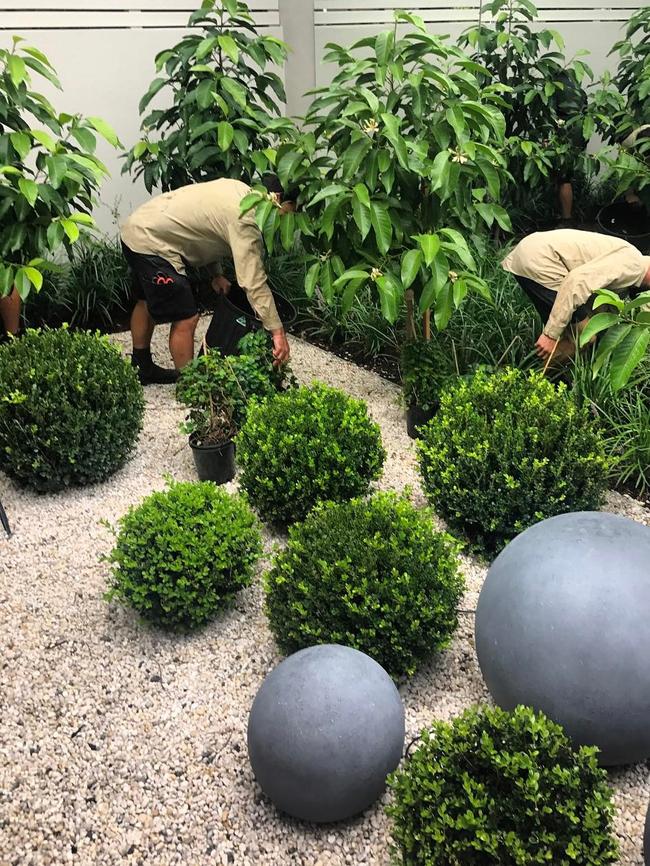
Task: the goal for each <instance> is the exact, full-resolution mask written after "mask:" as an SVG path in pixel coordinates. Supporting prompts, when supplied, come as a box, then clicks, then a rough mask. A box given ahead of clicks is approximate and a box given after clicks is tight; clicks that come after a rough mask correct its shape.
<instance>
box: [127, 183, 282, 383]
mask: <svg viewBox="0 0 650 866" xmlns="http://www.w3.org/2000/svg"><path fill="white" fill-rule="evenodd" d="M267 188H268V189H270V191H272V192H275V193H276V195H277V196H278V200H279V201H280V203H281V207H282V208H283V210H290V209H293V208H294V206H295V205H294V203H293V202H291V201H285V202H284V203H283V202H282V201H281V198H282V196H281V191H280V190H281V188H280V187H279V184H278V183H277V180H276V179H271V180H270V181H269V182H268V183H267ZM249 192H250V188H249V187H248V186H246V184H244V183H241V182H240V181H238V180H229V179H227V178H222V179H220V180H213V181H208V182H207V183H197V184H192V185H191V186H184V187H181V188H180V189H176V190H173V191H172V192H168V193H164V194H163V195H158V196H156V197H155V198H152V199H151V200H150V201H148V202H146V204H143V205H142V206H141V207H139V208H138V209H137V210H136V211H135V212H134V213H133V214H132V215H131V216H130V217H129V219H128V220H127V221H126V222H125V223H124V225H123V226H122V230H121V238H122V250H123V252H124V255H125V257H126V259H127V261H128V263H129V265H130V267H131V270H132V272H133V275H134V287H135V291H136V298H137V303H136V305H135V308H134V310H133V314H132V316H131V336H132V338H133V358H132V362H133V364H134V366H136V367H137V368H138V374H139V376H140V381H141V382H142V384H143V385H148V384H153V383H158V384H165V383H168V382H175V381H176V379H177V378H178V371H179V370H180V369H181V368H182V367H184V366H185V364H187V363H188V362H189V361H191V360H192V358H193V356H194V332H195V330H196V326H197V323H198V321H199V314H198V308H197V305H196V300H195V298H194V293H193V291H192V287H191V284H190V281H189V279H188V277H187V274H186V270H185V268H186V265H192V266H195V267H202V266H215V265H216V263H218V262H219V261H220V259H221V258H222V257H223V256H227V257H231V258H232V259H233V260H234V264H235V272H236V274H237V282H238V283H239V284H240V286H241V287H242V288H243V289H244V290H245V292H246V295H247V297H248V300H249V302H250V305H251V307H252V308H253V309H254V310H255V312H256V313H257V315H258V316H259V318H260V319H261V321H262V325H263V326H264V327H265V328H266V330H268V331H270V332H271V334H272V335H273V355H274V357H275V359H276V361H278V362H282V361H286V360H287V359H288V357H289V343H288V342H287V337H286V334H285V331H284V328H283V326H282V322H281V321H280V319H279V317H278V312H277V309H276V306H275V301H274V300H273V295H272V294H271V290H270V288H269V286H268V283H267V277H266V271H265V268H264V263H263V244H262V236H261V234H260V232H259V230H258V228H257V225H256V224H255V213H254V210H253V211H249V212H248V213H247V214H246V215H245V216H240V202H241V200H242V198H243V197H244V196H245V195H246V194H247V193H249ZM212 288H213V289H214V290H215V291H216V292H227V291H228V289H229V288H230V283H229V282H228V280H227V279H226V278H225V277H224V276H222V275H217V276H215V277H214V278H213V280H212ZM168 322H171V323H172V326H171V331H170V334H169V349H170V352H171V355H172V358H173V360H174V366H175V368H176V369H175V370H165V369H163V368H162V367H159V366H158V365H157V364H154V362H153V360H152V358H151V337H152V335H153V330H154V326H155V325H156V324H162V323H168Z"/></svg>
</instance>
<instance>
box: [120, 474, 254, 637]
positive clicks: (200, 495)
mask: <svg viewBox="0 0 650 866" xmlns="http://www.w3.org/2000/svg"><path fill="white" fill-rule="evenodd" d="M115 535H116V539H117V542H116V545H115V548H114V549H113V551H112V552H111V554H110V555H109V556H108V557H107V558H106V559H107V561H108V562H110V563H112V564H113V569H112V582H111V587H110V589H109V591H108V593H107V594H106V598H107V599H108V600H109V601H110V600H112V599H113V598H116V599H118V600H119V601H122V602H125V603H126V604H128V605H130V606H131V607H133V608H134V609H135V610H136V611H137V612H138V613H139V614H141V615H142V616H143V617H145V618H146V619H148V620H150V621H151V622H152V623H155V624H156V625H160V626H163V627H166V628H172V629H185V628H194V627H196V626H200V625H203V624H204V623H206V622H207V621H208V620H209V619H211V618H212V617H213V616H214V615H215V614H216V613H217V612H218V611H219V610H222V609H223V608H225V607H226V606H227V604H228V603H229V602H230V600H231V599H232V598H233V596H234V595H235V594H236V593H237V592H238V591H239V590H240V589H241V588H242V587H244V586H246V585H247V584H249V583H250V581H251V579H252V577H253V572H254V569H255V565H256V563H257V560H258V559H259V557H260V555H261V552H262V544H261V536H260V530H259V525H258V523H257V519H256V517H255V515H254V514H253V512H252V511H251V509H250V508H249V506H248V504H247V503H246V501H245V500H244V499H243V498H242V497H241V496H236V495H232V494H230V493H226V492H225V491H224V490H221V489H220V488H218V487H216V486H215V485H214V484H212V483H211V482H204V483H191V482H185V483H181V484H174V483H172V484H171V485H170V487H169V489H168V490H165V491H162V492H157V493H152V494H151V496H148V497H147V498H146V499H145V500H144V501H143V502H142V503H141V504H140V505H138V506H136V507H134V508H131V509H130V510H129V511H128V512H127V514H125V515H124V517H122V518H121V519H120V521H119V527H118V531H117V532H116V533H115Z"/></svg>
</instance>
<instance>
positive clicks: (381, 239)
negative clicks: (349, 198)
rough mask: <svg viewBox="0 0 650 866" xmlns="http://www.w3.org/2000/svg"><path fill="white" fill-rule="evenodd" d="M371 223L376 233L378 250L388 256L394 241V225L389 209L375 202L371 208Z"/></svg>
mask: <svg viewBox="0 0 650 866" xmlns="http://www.w3.org/2000/svg"><path fill="white" fill-rule="evenodd" d="M370 221H371V223H372V227H373V229H374V231H375V238H376V240H377V248H378V249H379V251H380V252H381V253H383V254H386V253H387V252H388V250H389V249H390V244H391V241H392V239H393V224H392V222H391V218H390V214H389V213H388V210H387V208H385V207H382V206H380V205H379V204H378V203H377V202H373V203H372V205H371V206H370Z"/></svg>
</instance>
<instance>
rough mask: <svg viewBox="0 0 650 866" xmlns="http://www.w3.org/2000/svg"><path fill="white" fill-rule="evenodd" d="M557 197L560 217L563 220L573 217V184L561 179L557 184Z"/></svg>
mask: <svg viewBox="0 0 650 866" xmlns="http://www.w3.org/2000/svg"><path fill="white" fill-rule="evenodd" d="M557 198H558V202H559V205H560V217H561V218H562V219H563V220H570V219H572V218H573V184H572V183H571V181H568V180H563V181H560V183H559V184H558V189H557Z"/></svg>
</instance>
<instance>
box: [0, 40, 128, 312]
mask: <svg viewBox="0 0 650 866" xmlns="http://www.w3.org/2000/svg"><path fill="white" fill-rule="evenodd" d="M23 43H24V39H23V38H22V37H20V36H14V37H13V47H12V49H11V50H6V49H0V118H2V125H1V127H0V165H1V166H2V168H1V169H0V176H1V177H2V184H1V185H0V297H2V295H6V294H9V293H10V292H11V291H12V289H13V287H14V285H15V287H16V288H17V290H18V292H19V293H20V296H21V297H22V298H23V300H24V299H25V298H27V296H28V295H29V294H30V292H31V291H32V289H33V288H34V289H36V290H37V291H38V290H39V289H40V288H41V286H42V284H43V273H44V271H46V270H47V267H48V265H47V262H46V259H51V258H53V257H54V255H55V253H57V252H58V251H59V250H60V247H61V246H62V245H63V246H65V248H66V250H68V251H69V250H70V249H71V246H72V245H73V244H74V243H75V242H76V241H77V239H78V238H79V236H80V232H81V231H84V229H85V228H86V227H88V226H92V225H93V224H94V223H93V219H92V217H91V211H92V207H93V203H94V195H95V193H96V192H97V190H98V189H99V186H100V185H101V182H102V180H103V179H104V177H105V176H106V175H107V173H108V172H107V169H106V167H105V166H104V164H103V163H102V162H101V161H100V160H99V159H98V158H97V157H96V156H95V150H96V147H97V138H96V135H95V133H99V135H101V136H102V138H104V139H106V140H107V141H108V142H109V143H110V144H111V145H112V146H114V147H117V146H119V141H118V139H117V136H116V135H115V133H114V132H113V130H112V129H111V127H110V126H109V125H108V124H107V123H106V122H105V121H103V120H102V119H101V118H99V117H88V118H83V117H82V116H81V115H80V114H67V113H65V112H59V111H57V110H55V108H54V107H53V106H52V104H51V103H50V102H49V100H47V99H46V98H45V97H44V96H43V95H42V94H40V93H38V92H36V91H35V90H32V79H31V76H32V74H33V73H36V74H37V75H38V76H39V77H40V78H43V79H47V80H48V81H49V82H50V83H51V84H53V85H54V86H55V87H57V88H58V89H59V90H60V89H61V85H60V84H59V81H58V79H57V77H56V72H55V70H54V68H53V67H52V65H51V64H50V62H49V60H48V59H47V57H46V56H45V55H44V54H43V53H42V52H41V51H39V50H38V49H37V48H33V47H31V46H27V45H24V44H23ZM43 127H47V129H44V128H43Z"/></svg>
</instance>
